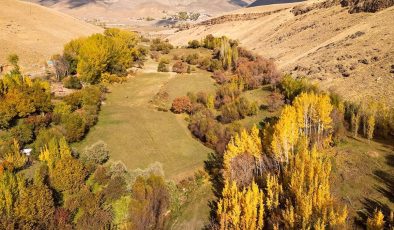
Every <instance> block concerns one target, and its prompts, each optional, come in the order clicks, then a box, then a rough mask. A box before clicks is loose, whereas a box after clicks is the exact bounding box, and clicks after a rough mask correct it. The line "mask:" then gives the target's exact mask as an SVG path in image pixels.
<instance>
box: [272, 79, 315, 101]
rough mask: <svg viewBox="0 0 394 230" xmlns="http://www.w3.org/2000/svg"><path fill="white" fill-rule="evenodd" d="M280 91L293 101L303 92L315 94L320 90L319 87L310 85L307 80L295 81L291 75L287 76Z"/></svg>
mask: <svg viewBox="0 0 394 230" xmlns="http://www.w3.org/2000/svg"><path fill="white" fill-rule="evenodd" d="M279 89H280V90H281V92H282V93H283V94H284V95H285V98H286V99H287V100H289V101H293V100H294V98H296V97H297V96H298V95H299V94H301V93H302V92H315V93H317V92H318V91H319V90H318V88H317V86H315V85H312V84H310V83H309V82H307V80H306V79H304V78H301V79H294V78H293V77H292V76H291V75H286V76H284V78H283V79H282V81H281V82H280V84H279Z"/></svg>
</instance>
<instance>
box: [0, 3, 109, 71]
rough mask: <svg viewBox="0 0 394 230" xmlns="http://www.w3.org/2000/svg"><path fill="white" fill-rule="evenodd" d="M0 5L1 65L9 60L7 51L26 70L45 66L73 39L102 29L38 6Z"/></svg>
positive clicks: (20, 4) (26, 4)
mask: <svg viewBox="0 0 394 230" xmlns="http://www.w3.org/2000/svg"><path fill="white" fill-rule="evenodd" d="M0 4H1V7H0V30H1V31H2V32H1V33H0V44H1V45H0V64H5V63H6V57H7V55H8V54H10V53H16V54H18V55H19V58H20V64H21V66H22V68H23V70H24V71H32V70H34V71H36V70H39V69H42V66H43V64H44V63H45V60H48V58H49V57H50V56H51V55H53V54H55V53H59V52H60V51H61V50H62V48H63V44H64V43H66V42H68V41H70V39H73V38H76V37H80V36H86V35H89V34H92V33H96V32H100V31H102V29H101V28H98V27H95V26H93V25H90V24H87V23H85V22H82V21H80V20H77V19H75V18H73V17H70V16H67V15H64V14H62V13H59V12H56V11H53V10H50V9H47V8H45V7H42V6H39V5H35V4H30V3H26V2H20V1H15V0H1V3H0Z"/></svg>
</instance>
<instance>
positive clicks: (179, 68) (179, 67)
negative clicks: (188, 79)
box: [172, 61, 189, 73]
mask: <svg viewBox="0 0 394 230" xmlns="http://www.w3.org/2000/svg"><path fill="white" fill-rule="evenodd" d="M188 66H189V65H188V64H186V63H184V62H181V61H178V62H176V63H175V64H174V65H173V66H172V71H173V72H175V73H187V68H188Z"/></svg>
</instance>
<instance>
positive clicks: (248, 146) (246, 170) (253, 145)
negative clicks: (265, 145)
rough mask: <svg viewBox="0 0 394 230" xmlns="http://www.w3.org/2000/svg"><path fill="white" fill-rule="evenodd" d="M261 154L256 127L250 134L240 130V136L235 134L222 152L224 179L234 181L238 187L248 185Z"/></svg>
mask: <svg viewBox="0 0 394 230" xmlns="http://www.w3.org/2000/svg"><path fill="white" fill-rule="evenodd" d="M261 153H262V147H261V139H260V136H259V130H258V129H257V127H255V126H254V127H253V128H252V130H251V131H250V132H247V131H246V130H242V131H241V134H240V135H238V134H236V135H235V137H234V138H232V139H231V140H230V142H229V143H228V145H227V148H226V151H225V152H224V155H223V168H224V177H226V178H229V179H231V180H236V181H237V183H238V184H239V185H243V184H244V183H250V182H251V179H252V177H253V171H254V168H255V166H256V164H255V162H256V161H257V160H258V159H260V157H261ZM240 171H242V173H241V174H240Z"/></svg>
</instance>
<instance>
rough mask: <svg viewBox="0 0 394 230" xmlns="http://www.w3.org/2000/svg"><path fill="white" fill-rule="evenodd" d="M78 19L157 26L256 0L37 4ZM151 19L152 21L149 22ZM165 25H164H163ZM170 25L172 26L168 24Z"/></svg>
mask: <svg viewBox="0 0 394 230" xmlns="http://www.w3.org/2000/svg"><path fill="white" fill-rule="evenodd" d="M33 1H35V2H37V3H39V4H41V5H44V6H47V7H50V8H52V9H55V10H57V11H60V12H63V13H66V14H70V15H73V16H74V17H77V18H80V19H83V20H86V21H91V22H94V23H98V22H100V23H105V24H107V25H109V26H119V25H122V26H124V25H126V26H130V25H132V26H133V27H140V26H143V27H144V29H146V27H149V26H155V25H156V23H158V22H161V21H162V20H163V19H164V18H168V17H170V16H171V15H174V14H177V13H178V12H181V11H184V12H195V13H200V14H201V17H200V19H203V18H208V17H210V16H212V15H217V14H219V13H223V12H229V11H233V10H236V9H238V8H241V7H244V6H247V5H248V4H250V3H251V2H252V0H175V1H170V0H166V1H157V0H96V1H91V0H80V1H72V0H66V1H59V0H33ZM147 18H149V20H145V19H147ZM161 23H163V22H161ZM167 23H168V22H167Z"/></svg>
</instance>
